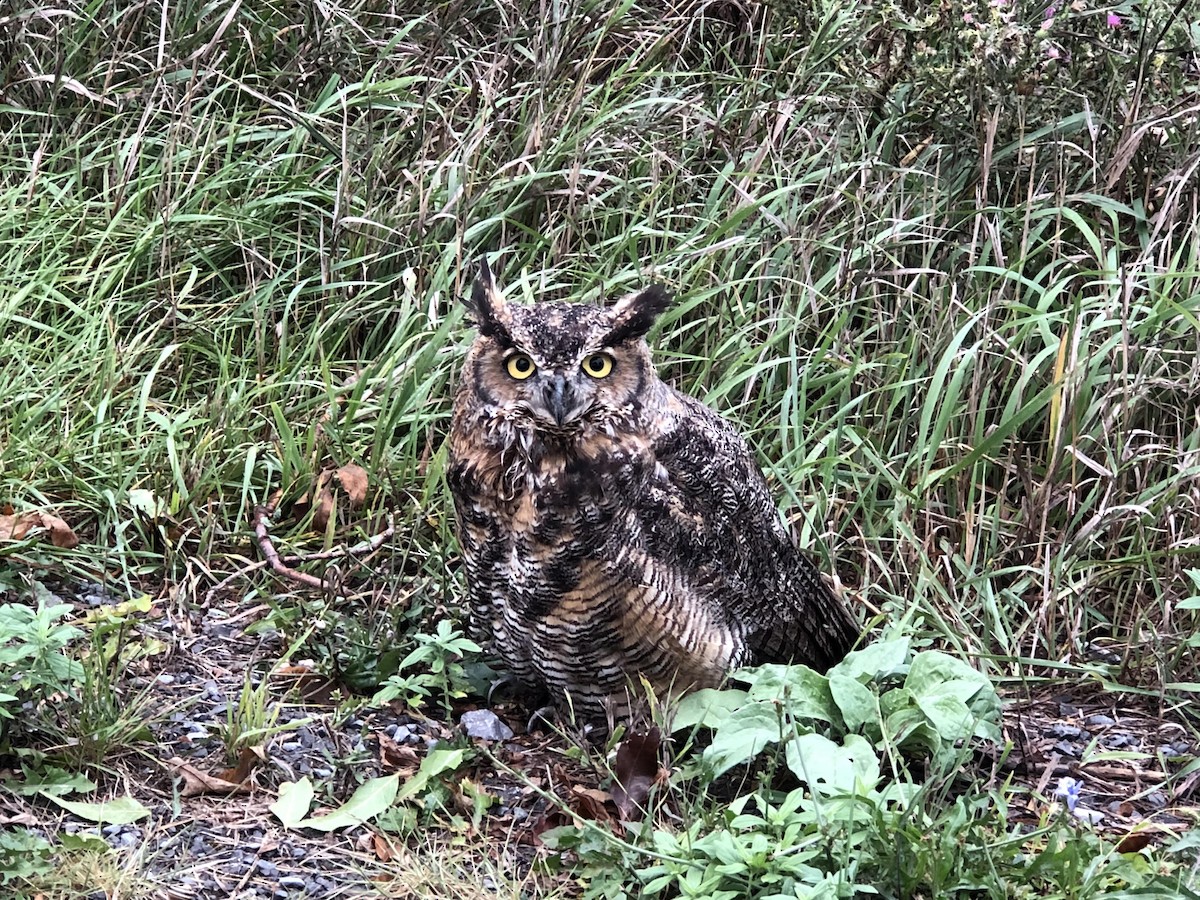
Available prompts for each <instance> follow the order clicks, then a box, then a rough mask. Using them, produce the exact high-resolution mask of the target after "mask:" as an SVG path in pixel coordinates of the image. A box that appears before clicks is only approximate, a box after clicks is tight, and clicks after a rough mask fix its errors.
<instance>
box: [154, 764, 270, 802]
mask: <svg viewBox="0 0 1200 900" xmlns="http://www.w3.org/2000/svg"><path fill="white" fill-rule="evenodd" d="M167 765H169V766H170V767H171V768H172V769H173V770H174V772H175V774H177V775H178V776H179V777H180V778H182V779H183V787H182V788H181V789H180V791H179V796H181V797H196V796H199V795H200V794H244V793H249V791H250V785H249V784H248V783H246V782H235V781H226V780H225V779H224V778H219V777H217V776H216V775H210V774H208V773H207V772H201V771H200V770H199V769H197V768H196V767H195V766H193V765H192V764H191V763H189V762H185V761H184V760H183V759H181V758H179V757H178V756H172V757H171V758H170V759H168V760H167Z"/></svg>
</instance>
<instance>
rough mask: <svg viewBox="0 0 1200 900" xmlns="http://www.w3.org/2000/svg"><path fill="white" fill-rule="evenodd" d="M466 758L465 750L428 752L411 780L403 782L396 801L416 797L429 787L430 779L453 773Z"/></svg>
mask: <svg viewBox="0 0 1200 900" xmlns="http://www.w3.org/2000/svg"><path fill="white" fill-rule="evenodd" d="M466 758H467V750H465V749H458V750H442V749H438V750H430V751H429V755H428V756H426V757H425V758H424V759H423V760H421V768H419V769H417V772H416V774H415V775H413V777H412V778H410V779H408V781H406V782H404V786H403V787H402V788H400V790H399V793H398V794H397V795H396V799H397V800H408V799H409V798H410V797H415V796H417V794H420V793H421V792H422V791H424V790H425V788H426V787H427V786H428V785H429V780H430V779H431V778H436V777H437V776H438V775H441V774H443V773H444V772H453V771H454V770H455V769H457V768H458V767H459V766H461V765H462V764H463V762H464V761H465V760H466Z"/></svg>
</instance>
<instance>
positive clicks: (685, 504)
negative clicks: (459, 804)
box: [447, 259, 859, 722]
mask: <svg viewBox="0 0 1200 900" xmlns="http://www.w3.org/2000/svg"><path fill="white" fill-rule="evenodd" d="M466 303H467V306H468V310H469V313H470V315H471V317H472V318H473V319H474V322H475V326H476V328H477V336H476V338H475V340H474V342H473V343H472V345H471V348H470V350H469V351H468V353H467V357H466V361H465V363H464V366H463V371H462V376H461V380H460V383H459V385H458V389H457V393H456V396H455V400H454V411H453V418H452V421H451V427H450V436H449V465H448V469H447V481H448V485H449V488H450V491H451V494H452V496H453V500H454V507H455V518H456V522H457V528H458V538H459V543H460V546H461V549H462V559H463V562H464V566H465V570H466V577H467V587H468V596H469V603H470V623H471V630H472V631H473V635H474V636H475V637H476V638H477V639H478V640H480V641H481V642H482V643H484V644H485V645H487V646H490V647H491V649H492V650H493V651H494V652H495V653H496V655H498V656H499V658H500V659H501V661H502V662H503V664H504V665H505V666H506V667H507V668H508V670H509V672H510V673H511V675H512V676H514V677H515V679H516V681H517V682H518V683H519V684H520V685H523V686H524V687H526V688H528V689H530V690H534V691H539V692H548V693H549V695H550V698H551V699H552V700H553V701H555V703H556V705H558V706H560V707H563V708H569V709H571V710H573V711H574V713H575V714H576V715H579V716H582V717H583V719H584V720H586V721H595V722H602V721H604V720H605V719H606V717H611V716H613V715H617V716H620V715H622V714H627V713H628V710H629V703H630V697H631V695H630V693H629V692H628V689H629V687H630V686H631V685H633V686H638V685H649V686H650V687H651V688H652V689H653V690H654V691H655V692H656V693H657V694H659V695H664V694H667V695H678V694H679V693H681V692H683V691H687V690H690V689H694V688H700V687H712V686H716V685H718V684H719V683H720V682H721V681H722V679H723V678H724V676H725V675H726V674H727V673H728V672H729V671H730V670H731V669H734V668H737V667H739V666H745V665H755V664H761V663H768V662H775V663H782V662H792V661H795V662H802V663H806V664H808V665H809V666H812V667H813V668H816V669H819V670H821V671H824V670H825V669H827V668H828V667H829V666H831V665H832V664H834V663H835V662H837V661H838V660H840V659H841V658H842V657H843V656H844V655H845V653H846V652H847V651H848V650H849V649H850V648H851V647H852V646H853V644H854V642H855V641H856V640H857V638H858V636H859V626H858V625H857V624H856V622H855V620H854V618H853V616H852V615H851V614H850V612H849V611H848V610H847V609H846V607H845V606H843V604H842V603H841V601H840V600H839V599H838V597H837V596H835V595H834V593H833V592H832V591H831V590H830V589H829V588H828V587H827V586H826V585H825V583H824V581H823V580H822V579H821V577H820V575H819V574H818V572H817V570H816V569H815V568H814V567H813V565H812V563H811V562H809V560H808V559H807V558H806V557H805V556H804V555H802V554H801V553H800V551H799V550H797V548H796V546H795V544H794V543H793V541H792V539H791V537H790V535H789V531H788V529H787V528H786V527H785V525H784V523H783V521H782V520H781V519H780V516H779V513H778V511H777V509H776V507H775V503H774V501H773V499H772V497H771V494H770V492H769V490H768V487H767V483H766V480H765V479H764V477H763V474H762V471H761V470H760V469H759V466H758V464H757V463H756V462H755V459H754V455H753V454H752V453H751V451H750V448H749V447H748V446H747V444H746V441H745V440H744V439H743V438H742V437H741V435H740V434H739V433H738V432H737V430H736V429H735V428H734V426H733V425H731V424H730V423H729V422H728V421H726V420H725V419H723V418H722V417H721V416H719V415H718V414H717V413H716V412H714V411H713V410H711V409H709V408H708V407H706V406H704V405H703V404H702V403H700V402H699V401H697V400H695V399H693V398H691V397H688V396H686V395H684V394H681V393H680V392H678V391H676V390H674V389H673V388H671V387H670V386H669V385H667V384H666V383H665V382H664V381H662V380H661V379H660V378H659V377H658V375H657V374H656V372H655V370H654V366H653V364H652V362H651V357H650V349H649V347H648V345H647V343H646V340H645V335H646V332H647V331H648V330H649V329H650V327H651V326H652V325H653V324H654V322H655V320H656V318H657V317H658V316H659V315H660V314H661V313H662V312H663V310H664V309H665V308H666V307H667V306H668V305H669V303H670V295H669V294H668V293H667V291H666V290H664V289H663V288H662V287H660V286H651V287H647V288H645V289H644V290H641V291H639V292H637V293H634V294H630V295H629V296H626V297H624V298H623V299H621V300H619V301H618V302H616V303H615V304H614V305H612V306H610V307H608V308H600V307H597V306H590V305H581V304H568V303H553V302H544V303H539V304H537V305H534V306H526V305H520V304H515V303H508V302H506V301H505V299H504V297H503V296H502V295H501V293H500V291H499V289H498V288H497V286H496V282H495V280H494V278H493V276H492V273H491V271H490V269H489V267H488V265H487V260H486V259H484V260H483V261H481V263H480V267H479V275H478V277H477V278H476V280H475V283H474V286H473V289H472V292H471V295H470V297H469V298H468V299H467V300H466Z"/></svg>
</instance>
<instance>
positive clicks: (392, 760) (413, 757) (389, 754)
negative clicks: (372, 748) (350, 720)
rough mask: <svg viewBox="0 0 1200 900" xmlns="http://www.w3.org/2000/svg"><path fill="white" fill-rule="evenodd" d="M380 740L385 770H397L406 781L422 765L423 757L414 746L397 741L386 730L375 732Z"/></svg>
mask: <svg viewBox="0 0 1200 900" xmlns="http://www.w3.org/2000/svg"><path fill="white" fill-rule="evenodd" d="M375 739H376V740H377V741H378V742H379V764H380V766H382V767H383V770H384V771H385V772H395V773H396V774H397V775H399V776H400V777H401V778H403V779H404V780H405V781H407V780H408V779H409V778H411V777H412V776H413V775H415V774H416V772H417V769H419V768H420V767H421V759H420V757H418V756H417V751H416V750H414V749H413V748H412V747H406V746H404V745H403V744H398V743H396V741H395V740H393V739H392V738H390V737H388V735H387V733H386V732H383V731H377V732H375Z"/></svg>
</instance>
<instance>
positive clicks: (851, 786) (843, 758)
mask: <svg viewBox="0 0 1200 900" xmlns="http://www.w3.org/2000/svg"><path fill="white" fill-rule="evenodd" d="M784 752H785V754H786V758H787V764H788V768H789V769H791V770H792V773H793V774H794V775H795V776H796V777H797V778H799V779H800V780H801V781H803V782H804V783H805V784H807V785H808V786H809V787H810V788H812V789H813V790H814V791H820V792H821V793H823V794H842V793H855V792H859V793H861V792H865V791H869V790H871V789H872V788H874V787H875V785H876V784H877V783H878V782H879V758H878V757H877V756H876V755H875V749H874V748H873V747H872V746H871V744H870V742H868V741H867V740H866V739H865V738H863V737H861V736H860V735H857V734H849V735H846V741H845V743H844V744H837V743H835V742H833V741H831V740H830V739H829V738H827V737H825V736H824V735H820V734H798V735H796V736H795V737H794V738H792V739H791V740H790V741H788V743H787V747H786V748H785V750H784Z"/></svg>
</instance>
